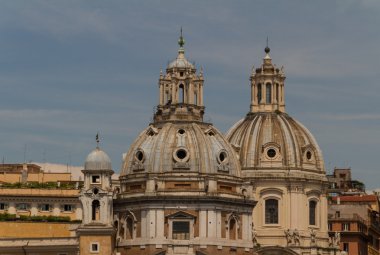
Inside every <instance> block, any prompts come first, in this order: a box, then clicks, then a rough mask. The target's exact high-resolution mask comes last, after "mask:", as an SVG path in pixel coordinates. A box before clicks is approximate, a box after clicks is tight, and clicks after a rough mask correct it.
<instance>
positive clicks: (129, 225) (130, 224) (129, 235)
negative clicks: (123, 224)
mask: <svg viewBox="0 0 380 255" xmlns="http://www.w3.org/2000/svg"><path fill="white" fill-rule="evenodd" d="M126 239H133V220H132V218H131V217H128V218H127V236H126Z"/></svg>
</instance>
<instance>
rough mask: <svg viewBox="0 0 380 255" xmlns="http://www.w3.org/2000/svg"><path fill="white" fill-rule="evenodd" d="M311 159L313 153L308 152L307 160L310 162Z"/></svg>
mask: <svg viewBox="0 0 380 255" xmlns="http://www.w3.org/2000/svg"><path fill="white" fill-rule="evenodd" d="M311 157H312V154H311V152H310V151H307V152H306V158H307V159H308V160H310V159H311Z"/></svg>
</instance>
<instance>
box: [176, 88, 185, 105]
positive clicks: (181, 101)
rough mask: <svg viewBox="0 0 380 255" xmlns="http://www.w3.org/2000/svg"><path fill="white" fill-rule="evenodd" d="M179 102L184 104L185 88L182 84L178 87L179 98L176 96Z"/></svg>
mask: <svg viewBox="0 0 380 255" xmlns="http://www.w3.org/2000/svg"><path fill="white" fill-rule="evenodd" d="M178 99H179V102H180V103H184V102H185V88H184V86H183V84H180V85H179V96H178Z"/></svg>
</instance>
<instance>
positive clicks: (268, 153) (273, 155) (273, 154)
mask: <svg viewBox="0 0 380 255" xmlns="http://www.w3.org/2000/svg"><path fill="white" fill-rule="evenodd" d="M267 155H268V157H270V158H274V157H275V156H276V150H275V149H269V150H268V151H267Z"/></svg>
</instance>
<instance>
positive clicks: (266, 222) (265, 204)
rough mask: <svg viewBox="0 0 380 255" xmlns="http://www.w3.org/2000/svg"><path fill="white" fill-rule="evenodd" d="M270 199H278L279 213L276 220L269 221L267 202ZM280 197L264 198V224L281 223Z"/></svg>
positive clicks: (275, 224)
mask: <svg viewBox="0 0 380 255" xmlns="http://www.w3.org/2000/svg"><path fill="white" fill-rule="evenodd" d="M269 201H276V207H277V208H276V210H277V211H276V213H277V215H276V216H275V217H276V222H269V221H267V207H268V205H267V203H268V202H269ZM279 201H280V199H278V198H276V197H268V198H266V199H265V200H264V225H267V226H277V225H280V203H279Z"/></svg>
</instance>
